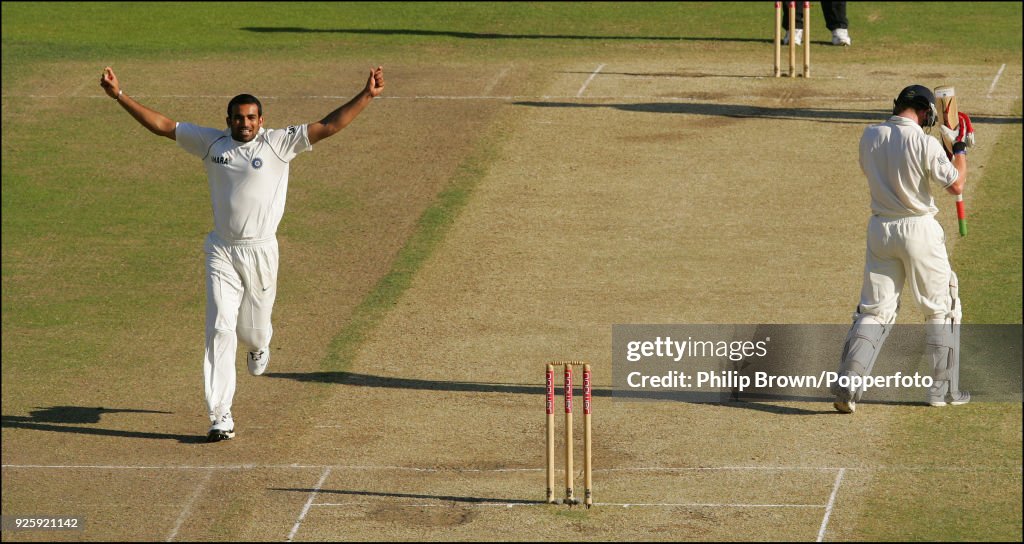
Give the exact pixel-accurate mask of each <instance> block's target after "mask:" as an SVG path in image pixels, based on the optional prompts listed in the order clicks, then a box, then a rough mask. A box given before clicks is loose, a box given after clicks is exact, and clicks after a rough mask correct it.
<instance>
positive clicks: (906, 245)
mask: <svg viewBox="0 0 1024 544" xmlns="http://www.w3.org/2000/svg"><path fill="white" fill-rule="evenodd" d="M945 238H946V237H945V234H944V233H943V232H942V226H941V225H939V222H938V221H936V220H935V218H934V217H932V216H930V215H925V216H914V217H903V218H897V219H893V218H885V217H879V216H877V215H876V216H872V217H871V220H870V221H869V222H868V236H867V239H868V243H867V254H866V256H865V258H864V282H863V284H862V286H861V292H860V310H859V311H860V313H862V314H869V315H874V316H876V317H877V318H878V319H879V321H881V322H882V323H892V322H893V321H895V319H896V314H897V312H898V311H899V301H900V293H901V292H902V291H903V286H904V285H905V284H906V285H909V286H910V290H911V292H912V293H913V295H914V301H915V302H917V305H918V306H919V307H920V308H921V311H922V312H923V313H924V315H925V321H928V322H941V321H942V320H944V319H945V318H946V315H947V314H948V313H949V312H950V308H951V305H952V296H951V293H950V289H949V286H950V278H951V275H952V273H953V270H952V268H951V267H950V265H949V256H948V255H947V254H946V243H945Z"/></svg>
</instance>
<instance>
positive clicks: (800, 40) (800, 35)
mask: <svg viewBox="0 0 1024 544" xmlns="http://www.w3.org/2000/svg"><path fill="white" fill-rule="evenodd" d="M793 36H794V37H795V38H796V40H794V41H796V44H797V45H803V44H804V29H802V28H798V29H796V31H794V32H793ZM782 45H789V31H788V30H787V31H786V35H785V36H783V37H782Z"/></svg>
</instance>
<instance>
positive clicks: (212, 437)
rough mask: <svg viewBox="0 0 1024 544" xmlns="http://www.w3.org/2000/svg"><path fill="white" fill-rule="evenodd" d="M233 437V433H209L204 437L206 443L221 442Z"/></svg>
mask: <svg viewBox="0 0 1024 544" xmlns="http://www.w3.org/2000/svg"><path fill="white" fill-rule="evenodd" d="M234 437H235V432H234V431H210V433H209V434H207V435H206V441H207V442H220V441H221V440H231V439H232V438H234Z"/></svg>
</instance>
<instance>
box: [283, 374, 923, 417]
mask: <svg viewBox="0 0 1024 544" xmlns="http://www.w3.org/2000/svg"><path fill="white" fill-rule="evenodd" d="M264 376H266V377H268V378H278V379H287V380H296V381H299V382H315V383H326V384H338V385H348V386H353V387H376V388H384V389H408V390H415V391H443V392H456V393H507V394H513V395H536V396H537V397H538V398H539V397H541V396H542V395H545V394H546V393H547V390H546V388H545V387H544V386H543V385H540V384H536V385H533V384H514V383H513V384H508V383H485V382H460V381H446V380H424V379H416V378H396V377H390V376H372V375H369V374H358V373H355V372H343V371H336V372H305V373H300V372H269V373H267V374H264ZM561 391H562V388H561V387H556V388H555V392H556V396H560V395H561ZM576 391H577V394H579V389H578V388H577V390H576ZM593 396H594V397H595V398H598V397H600V398H611V399H613V400H621V401H623V402H631V401H636V402H639V401H669V402H684V403H696V404H716V405H719V406H722V407H725V408H740V409H745V410H756V411H761V412H769V413H774V414H780V415H822V414H833V413H835V411H834V410H832V400H833V399H832V397H812V396H798V395H770V394H759V395H758V396H757V397H756V399H755V398H750V399H742V398H741V399H738V400H737V399H736V398H735V397H734V396H733V395H732V394H731V393H719V392H713V391H649V390H646V391H622V390H612V389H610V388H605V389H602V388H595V389H594V390H593ZM757 401H760V402H757ZM763 402H808V403H825V404H826V405H827V406H828V408H827V409H805V408H797V407H793V406H777V405H774V404H763ZM877 404H892V405H902V404H908V405H910V404H913V403H907V402H888V401H878V402H877Z"/></svg>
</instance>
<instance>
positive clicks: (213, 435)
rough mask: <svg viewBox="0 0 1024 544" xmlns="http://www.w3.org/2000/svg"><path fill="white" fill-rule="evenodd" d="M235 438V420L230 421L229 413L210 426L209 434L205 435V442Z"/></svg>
mask: <svg viewBox="0 0 1024 544" xmlns="http://www.w3.org/2000/svg"><path fill="white" fill-rule="evenodd" d="M234 437H235V420H233V419H231V412H228V413H226V414H224V415H222V416H220V418H218V419H217V420H216V421H214V422H213V425H211V426H210V432H208V433H207V434H206V441H207V442H220V441H221V440H231V439H232V438H234Z"/></svg>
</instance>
